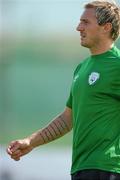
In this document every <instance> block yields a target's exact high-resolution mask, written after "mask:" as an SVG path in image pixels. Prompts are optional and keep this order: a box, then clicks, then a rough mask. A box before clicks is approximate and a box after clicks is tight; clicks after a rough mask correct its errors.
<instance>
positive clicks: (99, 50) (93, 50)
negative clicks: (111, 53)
mask: <svg viewBox="0 0 120 180" xmlns="http://www.w3.org/2000/svg"><path fill="white" fill-rule="evenodd" d="M112 47H113V42H110V43H104V42H102V45H101V46H100V45H98V46H96V47H93V48H90V52H91V54H92V55H97V54H103V53H104V52H106V51H108V50H110V49H111V48H112Z"/></svg>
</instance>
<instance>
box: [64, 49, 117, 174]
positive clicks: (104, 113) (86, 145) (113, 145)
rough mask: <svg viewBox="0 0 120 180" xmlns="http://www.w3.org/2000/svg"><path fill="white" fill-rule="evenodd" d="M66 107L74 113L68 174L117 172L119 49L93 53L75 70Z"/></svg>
mask: <svg viewBox="0 0 120 180" xmlns="http://www.w3.org/2000/svg"><path fill="white" fill-rule="evenodd" d="M67 107H69V108H71V109H72V113H73V156H72V168H71V174H73V173H75V172H77V171H79V170H83V169H100V170H107V171H110V172H117V173H120V50H119V49H117V48H116V47H115V46H113V48H112V49H110V50H109V51H107V52H105V53H103V54H100V55H92V56H90V57H89V58H87V59H86V60H84V61H82V63H80V64H79V65H78V67H77V68H76V70H75V72H74V78H73V82H72V87H71V93H70V97H69V99H68V101H67Z"/></svg>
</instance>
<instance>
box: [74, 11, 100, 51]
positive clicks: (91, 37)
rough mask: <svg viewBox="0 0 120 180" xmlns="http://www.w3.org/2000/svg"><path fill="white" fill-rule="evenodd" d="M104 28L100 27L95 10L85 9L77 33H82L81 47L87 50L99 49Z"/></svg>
mask: <svg viewBox="0 0 120 180" xmlns="http://www.w3.org/2000/svg"><path fill="white" fill-rule="evenodd" d="M102 30H103V28H102V26H99V25H98V23H97V19H96V16H95V10H94V9H93V8H88V9H85V11H84V12H83V14H82V16H81V18H80V23H79V25H78V27H77V31H79V32H80V36H81V45H82V46H84V47H87V48H90V49H92V48H94V47H97V46H98V44H99V42H100V41H101V36H102Z"/></svg>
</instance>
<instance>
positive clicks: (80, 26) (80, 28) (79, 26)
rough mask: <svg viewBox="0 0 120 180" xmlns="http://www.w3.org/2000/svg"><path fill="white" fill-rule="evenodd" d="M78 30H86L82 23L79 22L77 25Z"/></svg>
mask: <svg viewBox="0 0 120 180" xmlns="http://www.w3.org/2000/svg"><path fill="white" fill-rule="evenodd" d="M76 30H77V31H83V30H84V28H83V26H82V25H81V23H79V24H78V26H77V27H76Z"/></svg>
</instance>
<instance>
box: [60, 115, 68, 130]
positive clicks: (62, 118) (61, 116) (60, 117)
mask: <svg viewBox="0 0 120 180" xmlns="http://www.w3.org/2000/svg"><path fill="white" fill-rule="evenodd" d="M59 118H60V119H61V120H62V122H63V123H64V125H65V127H66V128H67V130H68V131H69V130H70V128H69V127H68V125H67V123H66V122H65V120H64V119H63V118H62V116H59Z"/></svg>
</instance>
